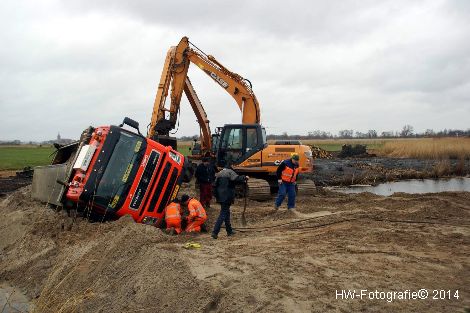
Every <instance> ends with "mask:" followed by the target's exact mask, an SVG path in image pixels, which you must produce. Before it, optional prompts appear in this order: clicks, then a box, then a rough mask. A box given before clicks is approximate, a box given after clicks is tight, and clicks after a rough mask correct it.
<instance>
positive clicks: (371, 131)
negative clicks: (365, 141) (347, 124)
mask: <svg viewBox="0 0 470 313" xmlns="http://www.w3.org/2000/svg"><path fill="white" fill-rule="evenodd" d="M367 136H368V137H369V138H377V131H376V130H375V129H369V131H368V132H367Z"/></svg>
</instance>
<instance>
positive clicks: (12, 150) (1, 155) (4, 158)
mask: <svg viewBox="0 0 470 313" xmlns="http://www.w3.org/2000/svg"><path fill="white" fill-rule="evenodd" d="M54 151H55V149H54V148H53V147H50V146H49V147H38V146H19V147H16V146H7V147H0V170H19V169H23V168H24V167H26V166H39V165H47V164H50V163H51V154H52V153H53V152H54Z"/></svg>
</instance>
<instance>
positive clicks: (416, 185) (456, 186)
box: [333, 177, 470, 196]
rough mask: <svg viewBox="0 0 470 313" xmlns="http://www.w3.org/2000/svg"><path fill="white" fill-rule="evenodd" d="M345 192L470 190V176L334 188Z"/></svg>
mask: <svg viewBox="0 0 470 313" xmlns="http://www.w3.org/2000/svg"><path fill="white" fill-rule="evenodd" d="M333 190H334V191H339V192H344V193H361V192H371V193H374V194H376V195H380V196H390V195H392V194H394V193H395V192H405V193H432V192H443V191H469V192H470V178H466V177H459V178H450V179H411V180H402V181H397V182H389V183H383V184H379V185H377V186H351V187H348V188H334V189H333Z"/></svg>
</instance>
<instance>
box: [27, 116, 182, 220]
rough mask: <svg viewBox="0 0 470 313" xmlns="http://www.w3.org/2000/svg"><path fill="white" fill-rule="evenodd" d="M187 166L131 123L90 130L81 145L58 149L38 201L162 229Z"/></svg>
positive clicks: (44, 172)
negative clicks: (129, 216) (168, 205)
mask: <svg viewBox="0 0 470 313" xmlns="http://www.w3.org/2000/svg"><path fill="white" fill-rule="evenodd" d="M124 124H127V125H128V126H130V127H132V128H134V129H135V130H136V132H131V131H129V130H127V129H124V128H123V126H124ZM184 162H185V159H184V156H183V155H182V154H180V153H179V152H178V151H175V150H173V149H172V148H171V147H169V146H168V147H167V146H163V145H161V144H160V143H158V142H156V141H154V140H151V139H149V138H146V137H144V136H142V135H141V134H140V131H139V125H138V123H137V122H136V121H133V120H131V119H129V118H127V117H126V118H125V119H124V122H123V123H122V124H121V125H119V126H100V127H96V128H93V127H89V128H88V129H86V130H85V131H84V132H83V134H82V136H81V138H80V140H79V141H78V142H76V143H74V144H71V145H68V146H63V147H58V151H57V153H56V155H55V157H54V160H53V162H52V163H53V164H52V165H50V166H45V167H37V168H35V172H34V177H33V197H34V198H36V199H39V200H42V201H46V202H49V203H52V204H55V205H59V206H63V207H65V208H66V209H68V210H70V209H77V210H78V211H82V212H90V213H93V214H94V215H98V216H114V217H120V216H123V215H125V214H130V215H131V216H132V217H133V218H134V220H135V221H136V222H141V223H145V224H152V225H158V224H159V223H160V221H161V220H162V219H163V215H164V209H165V207H166V205H167V204H168V203H169V202H170V201H171V200H173V199H174V198H175V197H176V196H177V193H178V190H179V186H180V184H181V182H182V179H183V175H182V174H183V173H182V172H183V167H184Z"/></svg>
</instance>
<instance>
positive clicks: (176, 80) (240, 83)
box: [148, 37, 261, 147]
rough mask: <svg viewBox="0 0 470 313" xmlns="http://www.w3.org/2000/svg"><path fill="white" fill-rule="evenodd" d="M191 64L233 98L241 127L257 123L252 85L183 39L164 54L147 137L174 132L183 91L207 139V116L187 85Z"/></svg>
mask: <svg viewBox="0 0 470 313" xmlns="http://www.w3.org/2000/svg"><path fill="white" fill-rule="evenodd" d="M190 63H193V64H195V65H197V66H198V67H199V68H200V69H201V70H202V71H203V72H204V73H206V74H207V75H208V76H209V77H210V78H212V79H213V80H214V81H215V82H216V83H217V84H218V85H220V86H221V87H222V88H223V89H224V90H225V91H226V92H228V93H229V94H230V95H231V96H232V97H233V98H234V100H235V102H236V103H237V105H238V107H239V109H240V111H241V113H242V121H241V122H242V123H244V124H259V123H260V121H261V116H260V109H259V103H258V100H257V99H256V96H255V94H254V93H253V91H252V89H251V83H250V82H249V81H248V80H247V79H245V78H243V77H242V76H240V75H238V74H236V73H233V72H231V71H230V70H228V69H227V68H226V67H224V66H223V65H222V64H220V62H218V61H217V60H216V59H215V58H214V57H213V56H210V55H206V54H205V53H203V52H202V51H201V50H199V49H197V48H195V49H194V48H192V47H190V42H189V40H188V38H187V37H183V38H182V39H181V41H180V42H179V44H178V45H177V46H175V47H171V48H170V50H169V51H168V53H167V56H166V60H165V65H164V67H163V72H162V76H161V78H160V83H159V84H158V88H157V95H156V97H155V102H154V106H153V113H152V119H151V122H150V128H149V132H148V137H150V138H153V137H155V136H156V135H168V134H169V132H170V131H171V130H172V129H174V128H175V126H176V120H177V114H178V111H179V109H180V102H181V97H182V94H183V91H185V94H186V96H187V97H188V100H189V102H190V103H191V106H192V107H193V110H194V113H195V114H196V116H197V117H198V122H199V125H200V127H201V133H202V134H203V136H206V138H207V135H208V137H209V138H210V131H208V122H206V120H207V116H206V118H204V115H205V112H204V110H203V109H202V105H200V101H199V100H198V98H197V95H196V94H195V92H194V88H192V86H191V83H190V82H189V81H188V82H187V73H188V69H189V65H190ZM170 84H171V99H170V108H166V107H165V102H166V98H167V96H168V91H169V88H170ZM201 109H202V110H201ZM167 112H168V113H169V114H168V115H169V116H168V118H167V117H166V115H167V114H166V113H167ZM199 116H201V118H200V117H199ZM204 144H206V145H209V147H210V139H207V140H206V142H205V143H204Z"/></svg>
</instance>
